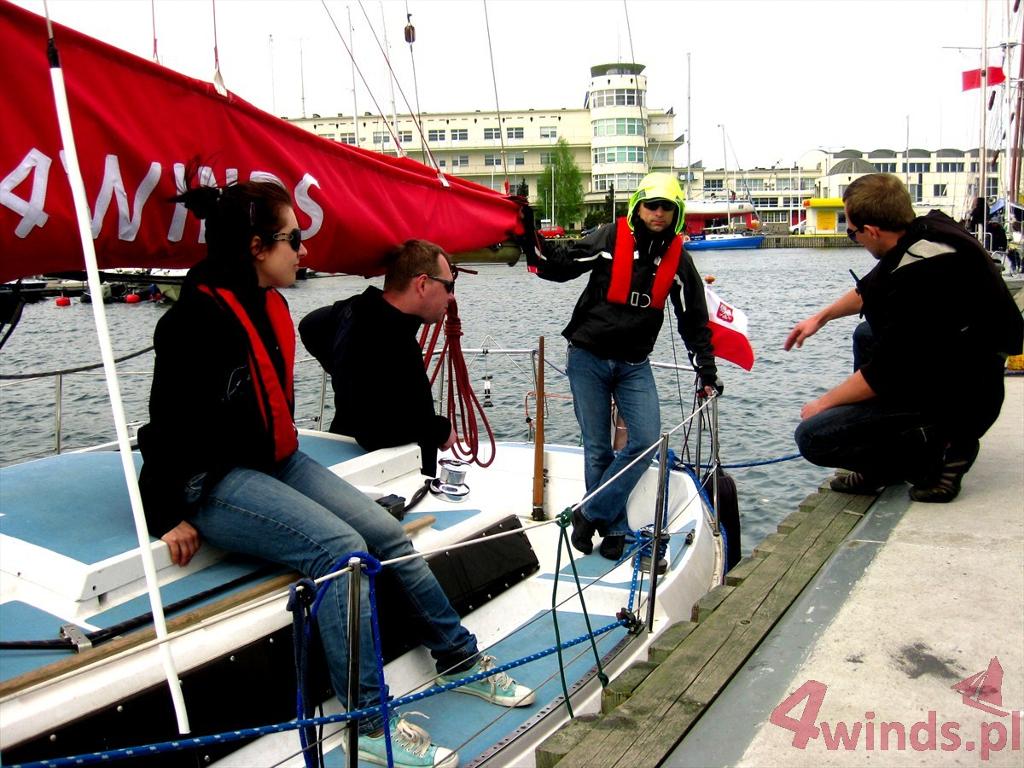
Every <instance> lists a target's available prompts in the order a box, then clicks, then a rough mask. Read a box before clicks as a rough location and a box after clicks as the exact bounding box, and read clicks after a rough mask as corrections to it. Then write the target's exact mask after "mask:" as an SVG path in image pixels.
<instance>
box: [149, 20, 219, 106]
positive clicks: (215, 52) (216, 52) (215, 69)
mask: <svg viewBox="0 0 1024 768" xmlns="http://www.w3.org/2000/svg"><path fill="white" fill-rule="evenodd" d="M210 10H211V11H212V13H213V87H214V88H216V89H217V93H219V94H220V95H221V96H227V95H228V89H227V88H226V87H225V86H224V77H223V76H222V75H221V73H220V51H219V50H218V46H217V0H210ZM155 39H156V38H155V37H154V41H155Z"/></svg>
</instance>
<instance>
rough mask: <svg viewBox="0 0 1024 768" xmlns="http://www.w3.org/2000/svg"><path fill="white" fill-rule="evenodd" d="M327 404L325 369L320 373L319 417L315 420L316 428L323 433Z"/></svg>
mask: <svg viewBox="0 0 1024 768" xmlns="http://www.w3.org/2000/svg"><path fill="white" fill-rule="evenodd" d="M326 403H327V369H326V368H325V369H324V370H322V371H321V372H320V415H319V416H318V417H317V419H316V428H317V429H322V430H323V431H324V432H326V431H327V428H326V427H325V426H324V406H325V405H326Z"/></svg>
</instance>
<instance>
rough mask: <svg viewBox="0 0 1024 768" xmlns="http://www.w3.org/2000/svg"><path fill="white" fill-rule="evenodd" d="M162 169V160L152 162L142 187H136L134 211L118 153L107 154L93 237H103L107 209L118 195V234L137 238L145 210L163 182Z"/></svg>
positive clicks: (94, 217) (128, 237)
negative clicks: (160, 161)
mask: <svg viewBox="0 0 1024 768" xmlns="http://www.w3.org/2000/svg"><path fill="white" fill-rule="evenodd" d="M160 171H161V166H160V163H156V162H154V163H150V165H149V170H148V171H146V175H145V176H144V177H143V178H142V182H141V183H140V184H139V188H138V189H137V190H135V201H134V205H133V206H132V207H133V209H134V213H133V211H132V210H130V209H129V208H128V193H127V192H126V191H125V188H124V180H123V179H122V178H121V165H120V163H119V162H118V159H117V155H107V157H106V160H105V161H104V164H103V181H102V183H101V184H100V191H99V194H98V195H97V196H96V204H95V205H94V206H93V214H92V236H93V239H96V238H97V237H99V235H100V229H101V228H102V227H103V218H104V217H105V216H106V215H107V209H108V208H109V207H110V201H111V199H113V198H114V197H115V196H116V199H117V237H118V239H120V240H125V241H127V242H132V241H133V240H135V237H136V235H138V234H139V226H140V225H141V224H142V209H143V208H144V207H145V205H146V201H147V200H149V196H150V195H151V194H152V193H153V190H154V189H155V188H156V185H157V183H158V182H159V181H160Z"/></svg>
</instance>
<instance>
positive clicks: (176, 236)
mask: <svg viewBox="0 0 1024 768" xmlns="http://www.w3.org/2000/svg"><path fill="white" fill-rule="evenodd" d="M174 188H175V189H176V190H177V189H184V188H185V164H184V163H175V164H174ZM187 218H188V210H186V208H185V204H184V203H175V204H174V215H173V216H171V228H170V229H168V230H167V240H168V242H171V243H180V242H181V238H182V237H184V235H185V220H186V219H187Z"/></svg>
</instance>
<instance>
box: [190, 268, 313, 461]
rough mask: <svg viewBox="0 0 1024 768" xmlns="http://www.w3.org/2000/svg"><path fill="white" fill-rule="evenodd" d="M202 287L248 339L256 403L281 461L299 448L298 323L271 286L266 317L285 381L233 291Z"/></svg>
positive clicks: (250, 370)
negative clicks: (297, 410)
mask: <svg viewBox="0 0 1024 768" xmlns="http://www.w3.org/2000/svg"><path fill="white" fill-rule="evenodd" d="M199 290H201V291H202V292H203V293H205V294H207V295H209V296H211V297H212V298H213V299H214V301H216V302H217V303H218V304H219V305H221V307H222V308H224V309H225V310H226V311H228V310H229V311H230V312H231V313H232V314H234V316H235V319H236V320H238V322H239V324H240V325H241V326H242V328H244V329H245V333H246V336H248V338H249V372H250V374H251V375H252V382H253V389H254V390H255V391H256V403H257V405H259V408H260V415H261V416H262V417H263V427H264V429H266V431H267V434H269V435H271V436H272V437H273V439H274V461H282V460H284V459H287V458H288V457H289V456H291V455H292V454H293V453H295V451H297V450H298V448H299V440H298V437H296V432H295V417H294V415H293V414H294V409H295V391H294V379H293V372H294V368H295V326H294V325H292V316H291V313H290V312H289V311H288V304H287V303H286V302H285V300H284V297H283V296H282V295H281V294H280V293H278V292H277V291H275V290H273V289H271V290H269V291H267V292H266V294H265V296H266V299H265V301H266V304H265V307H266V310H267V317H268V318H269V319H270V327H271V328H272V329H273V331H274V336H275V337H276V338H277V345H278V346H279V347H280V348H281V357H282V358H283V359H284V381H283V382H282V381H281V379H280V377H279V376H278V373H277V369H276V368H275V367H274V363H273V361H272V360H271V359H270V353H269V352H267V347H266V345H265V344H264V343H263V339H261V338H260V334H259V332H258V331H257V330H256V326H254V325H253V324H252V320H251V319H250V318H249V315H248V313H247V312H246V311H245V308H244V307H243V306H242V304H241V302H240V301H239V300H238V298H237V297H236V296H235V294H234V293H232V292H231V291H229V290H228V289H226V288H210V287H209V286H207V285H200V286H199Z"/></svg>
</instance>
